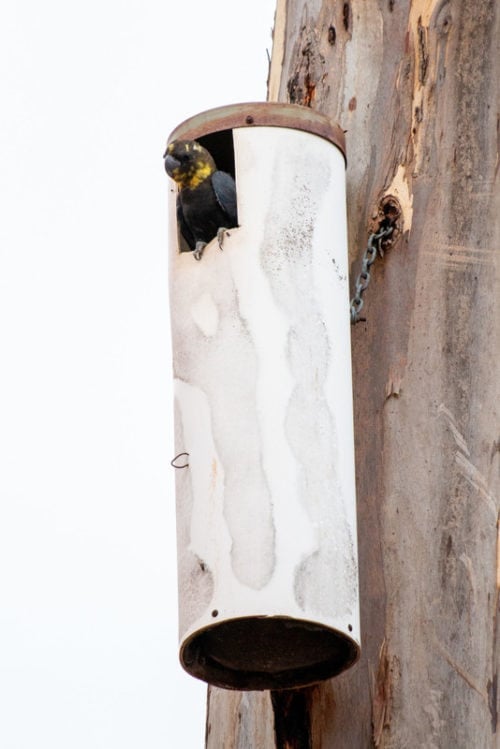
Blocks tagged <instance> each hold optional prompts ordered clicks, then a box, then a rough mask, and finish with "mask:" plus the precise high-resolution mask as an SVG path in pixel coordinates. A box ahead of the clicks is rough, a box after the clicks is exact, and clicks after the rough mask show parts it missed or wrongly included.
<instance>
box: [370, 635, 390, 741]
mask: <svg viewBox="0 0 500 749" xmlns="http://www.w3.org/2000/svg"><path fill="white" fill-rule="evenodd" d="M391 697H392V679H391V669H390V664H389V657H388V654H387V642H386V640H385V639H384V641H383V643H382V645H381V647H380V651H379V658H378V670H377V676H376V678H375V685H374V694H373V699H372V730H373V744H374V746H375V749H378V747H379V746H381V741H382V734H383V732H384V729H385V728H389V726H390V724H391V719H390V703H391Z"/></svg>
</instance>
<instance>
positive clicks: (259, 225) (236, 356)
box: [169, 103, 360, 689]
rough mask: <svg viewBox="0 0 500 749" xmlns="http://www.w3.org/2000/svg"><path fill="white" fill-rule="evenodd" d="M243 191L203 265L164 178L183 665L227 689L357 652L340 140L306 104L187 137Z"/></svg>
mask: <svg viewBox="0 0 500 749" xmlns="http://www.w3.org/2000/svg"><path fill="white" fill-rule="evenodd" d="M178 139H195V140H197V141H198V142H199V143H200V144H201V145H203V146H204V147H205V148H206V149H207V150H209V151H210V153H211V154H212V156H213V158H214V160H215V163H216V165H217V168H218V169H219V170H223V171H225V172H227V173H229V174H231V175H232V176H233V177H234V179H235V183H236V195H237V211H238V226H237V227H236V228H233V229H230V230H229V232H228V233H227V234H226V236H225V238H224V243H223V249H222V251H221V250H220V249H219V245H218V241H217V239H214V240H213V241H211V242H209V243H208V245H207V246H206V247H205V250H204V253H203V256H202V258H201V260H200V261H199V262H198V261H196V259H195V258H194V257H193V255H192V253H191V252H189V251H187V250H188V248H187V247H186V246H185V242H184V239H183V237H182V234H181V232H180V231H179V228H178V226H177V221H176V207H175V206H176V199H177V187H176V184H175V183H174V182H173V181H171V183H170V188H171V190H170V236H169V243H170V305H171V322H172V348H173V368H174V381H175V389H174V392H175V450H176V452H177V453H187V454H188V455H187V456H186V463H187V464H188V465H187V467H185V468H182V469H180V468H179V470H177V471H176V498H177V534H178V575H179V626H180V660H181V663H182V665H183V667H184V668H185V669H186V671H188V672H189V673H190V674H192V675H193V676H196V677H198V678H200V679H204V680H205V681H207V682H209V683H210V684H214V685H216V686H219V687H226V688H231V689H281V688H291V687H298V686H303V685H306V684H311V683H314V682H317V681H320V680H322V679H326V678H329V677H331V676H334V675H336V674H338V673H340V672H341V671H343V670H345V669H347V668H348V667H349V666H351V665H352V664H353V663H354V662H355V661H356V660H357V659H358V657H359V652H360V637H359V602H358V562H357V542H356V497H355V481H354V440H353V415H352V383H351V349H350V320H349V289H348V264H347V231H346V198H345V152H344V134H343V132H342V130H341V129H340V128H339V127H337V126H335V125H333V124H332V123H331V122H330V121H329V120H328V119H327V118H325V117H323V116H322V115H319V114H317V113H315V112H314V111H312V110H310V109H307V108H304V107H299V106H296V105H285V104H274V103H269V104H266V103H260V104H239V105H234V106H228V107H222V108H220V109H215V110H211V111H209V112H205V113H203V114H200V115H197V116H195V117H193V118H191V119H189V120H187V121H186V122H184V123H182V124H181V125H179V127H178V128H176V130H174V132H173V133H172V134H171V136H170V138H169V142H171V141H173V140H178Z"/></svg>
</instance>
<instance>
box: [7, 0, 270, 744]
mask: <svg viewBox="0 0 500 749" xmlns="http://www.w3.org/2000/svg"><path fill="white" fill-rule="evenodd" d="M274 7H275V0H252V2H245V3H244V2H237V1H235V0H210V2H201V0H196V1H195V2H193V1H192V0H191V1H190V0H182V1H180V2H175V0H168V2H167V1H166V0H165V1H164V2H162V3H160V2H158V1H157V0H150V1H148V0H128V1H127V0H126V1H125V2H118V0H99V2H96V0H89V1H88V2H86V3H78V4H77V3H72V2H67V0H66V2H63V0H45V1H44V2H35V0H15V1H14V0H11V2H10V3H6V4H4V6H3V8H2V19H1V25H0V65H1V72H0V101H1V105H0V106H1V109H2V114H1V116H0V747H2V749H49V748H50V749H101V748H102V749H139V748H140V749H160V747H162V749H163V748H168V749H198V748H201V747H202V746H203V742H204V730H205V694H206V688H205V685H204V684H203V683H202V682H198V681H196V680H194V679H192V678H191V677H189V676H187V675H186V674H184V672H183V671H182V669H181V667H180V665H178V654H177V591H176V550H175V514H174V494H173V488H174V476H173V469H172V468H171V467H170V465H169V462H170V459H171V458H172V457H173V447H172V374H171V355H170V336H169V332H170V331H169V326H170V323H169V312H168V297H167V207H166V204H167V178H166V175H165V173H164V171H163V162H162V153H163V149H164V145H165V142H166V138H167V136H168V134H169V133H170V131H171V130H172V129H173V128H174V127H175V126H176V125H177V124H178V123H180V122H181V121H182V120H183V119H185V118H186V117H189V116H191V115H193V114H196V113H197V112H200V111H203V110H205V109H207V108H211V107H214V106H219V105H223V104H231V103H235V102H240V101H254V100H265V96H266V77H267V56H266V48H267V49H269V51H270V50H271V45H272V42H271V28H272V25H273V14H274Z"/></svg>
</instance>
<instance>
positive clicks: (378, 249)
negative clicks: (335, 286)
mask: <svg viewBox="0 0 500 749" xmlns="http://www.w3.org/2000/svg"><path fill="white" fill-rule="evenodd" d="M393 231H394V225H393V224H389V225H388V226H384V227H383V228H382V229H380V231H378V232H376V233H375V234H370V236H369V237H368V244H367V247H366V250H365V253H364V255H363V259H362V261H361V273H360V274H359V276H358V277H357V279H356V292H355V294H354V297H353V299H352V300H351V324H352V325H355V324H356V323H357V322H360V321H361V319H362V318H361V317H360V316H359V313H360V312H361V310H362V309H363V304H364V301H363V299H362V294H363V292H364V291H365V290H366V288H367V287H368V284H369V283H370V271H369V268H370V266H371V265H373V263H374V262H375V260H376V258H377V253H378V254H379V255H380V257H383V256H384V251H383V249H382V242H383V240H384V239H387V237H390V236H391V234H392V232H393Z"/></svg>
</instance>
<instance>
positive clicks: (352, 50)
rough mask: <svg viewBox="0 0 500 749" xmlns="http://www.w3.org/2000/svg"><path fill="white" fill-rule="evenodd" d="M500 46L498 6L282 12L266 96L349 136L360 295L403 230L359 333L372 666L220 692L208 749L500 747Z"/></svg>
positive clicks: (371, 1) (284, 0) (380, 5)
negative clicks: (383, 228)
mask: <svg viewBox="0 0 500 749" xmlns="http://www.w3.org/2000/svg"><path fill="white" fill-rule="evenodd" d="M499 38H500V6H499V4H498V3H496V2H495V0H476V1H475V2H474V3H469V2H467V1H466V0H455V1H454V2H451V1H448V0H439V1H438V0H414V1H413V2H402V1H396V0H384V1H382V0H378V1H377V2H375V0H351V2H336V1H335V2H332V0H323V1H321V0H311V1H310V2H304V0H279V2H278V9H277V15H276V27H275V38H274V48H273V57H272V64H271V70H270V77H269V98H270V99H271V100H278V101H288V102H295V103H297V104H302V105H304V106H309V107H313V108H315V109H318V110H319V111H321V112H323V113H324V114H327V115H328V116H329V117H331V119H332V120H334V121H337V122H339V123H340V124H341V126H342V127H343V128H344V129H345V130H346V131H347V134H346V138H347V158H348V165H347V194H348V226H349V240H350V262H351V283H353V281H354V279H355V277H356V275H357V274H358V273H359V270H360V263H361V256H362V253H363V250H364V248H365V247H366V242H367V237H368V234H369V233H370V232H371V231H373V230H374V229H376V228H377V227H378V226H379V224H380V219H381V217H383V215H384V211H383V206H384V200H385V201H387V199H390V200H391V201H393V203H394V204H396V205H398V206H399V208H400V211H401V214H400V216H399V219H398V222H397V231H396V233H395V234H396V239H395V241H394V242H393V244H392V246H390V247H388V249H387V252H386V253H385V254H384V257H383V258H380V257H379V258H378V259H377V261H376V263H375V264H374V265H373V266H372V269H371V270H372V272H371V281H370V284H369V287H368V289H367V290H366V292H365V294H364V302H365V303H364V307H363V312H362V314H363V317H364V318H366V319H365V321H363V322H361V323H359V324H357V325H355V326H354V327H353V329H352V356H353V368H354V370H353V378H354V404H355V434H356V472H357V496H358V535H359V563H360V584H361V587H360V590H361V636H362V648H363V650H362V657H361V660H360V662H359V663H358V665H357V666H355V667H354V668H353V669H351V670H350V671H348V672H347V673H345V674H344V675H342V676H340V677H338V678H336V679H333V680H331V681H328V682H325V683H323V684H321V685H318V686H315V687H313V688H310V689H307V690H301V694H302V697H301V698H299V697H297V695H295V702H294V699H292V700H291V701H290V700H287V699H284V698H283V696H281V698H280V699H273V700H271V699H270V695H269V694H267V693H264V694H258V693H248V694H246V695H241V694H232V693H226V692H221V691H220V690H211V695H210V703H209V713H208V723H207V725H208V726H210V731H208V732H207V747H208V748H209V749H220V747H225V748H227V749H233V747H234V748H235V749H236V748H237V749H247V747H248V748H249V749H250V748H251V749H267V747H269V748H272V747H278V748H280V747H283V749H287V748H288V749H292V747H300V749H306V747H312V748H313V749H344V748H345V749H353V748H354V749H357V748H360V749H364V748H365V747H367V748H368V747H377V748H379V747H386V748H389V747H391V748H392V749H406V748H407V749H414V747H425V749H434V748H435V749H448V747H450V748H451V747H453V748H455V747H457V748H458V749H475V748H476V747H477V748H478V749H479V748H481V749H482V748H483V747H487V748H489V747H500V738H499V737H500V731H499V727H498V707H499V700H498V687H497V685H498V669H499V660H500V658H499V649H500V646H499V641H500V631H499V630H500V624H499V621H500V617H499V585H500V580H499V576H500V573H499V535H498V527H499V524H498V518H499V515H498V513H499V484H500V470H499V468H500V425H499V414H498V404H499V401H500V398H499V396H500V386H499V384H500V365H499V360H500V357H499V352H500V315H499V312H500V280H499V279H500V274H499V265H500V222H499V219H498V216H499V214H500V190H499V179H498V172H499V154H498V143H499V117H500V115H499V92H500V48H499V43H498V39H499ZM243 702H244V705H245V710H244V720H243V718H242V717H241V716H242V715H243V714H242V713H241V707H239V706H241V704H242V703H243ZM294 704H297V705H299V707H298V708H297V709H298V714H300V715H301V716H302V718H301V721H302V727H303V728H304V730H305V732H306V733H307V737H305V738H303V739H301V743H297V742H296V743H295V744H294V743H293V738H292V737H291V736H288V737H287V735H286V734H287V730H286V725H287V711H288V713H290V709H291V708H290V705H292V707H293V705H294ZM273 707H274V715H273ZM296 718H297V713H295V714H294V719H295V720H296ZM242 721H243V722H244V725H245V726H246V727H245V730H242V729H241V724H242ZM290 725H291V724H290ZM294 731H295V735H299V734H300V732H299V731H297V729H294ZM302 733H303V732H302Z"/></svg>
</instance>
